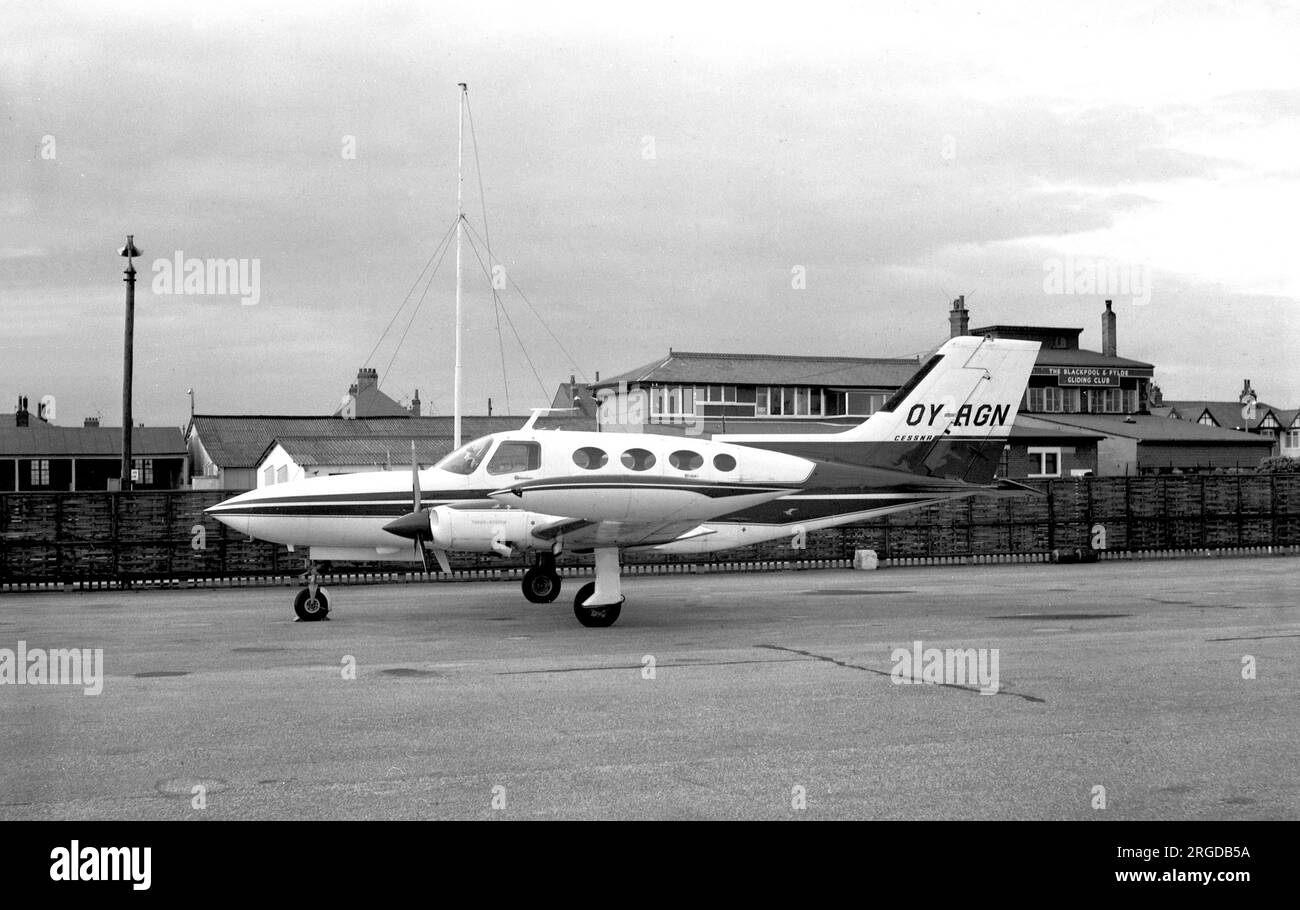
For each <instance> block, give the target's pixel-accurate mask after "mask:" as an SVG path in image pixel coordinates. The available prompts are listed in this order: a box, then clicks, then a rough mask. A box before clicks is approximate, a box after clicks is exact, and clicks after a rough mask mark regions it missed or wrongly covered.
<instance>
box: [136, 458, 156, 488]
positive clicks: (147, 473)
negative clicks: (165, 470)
mask: <svg viewBox="0 0 1300 910" xmlns="http://www.w3.org/2000/svg"><path fill="white" fill-rule="evenodd" d="M135 469H136V471H138V472H139V473H137V474H136V481H135V482H136V483H153V459H152V458H137V459H136V460H135Z"/></svg>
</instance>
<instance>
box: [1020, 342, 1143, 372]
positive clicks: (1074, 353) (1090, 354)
mask: <svg viewBox="0 0 1300 910" xmlns="http://www.w3.org/2000/svg"><path fill="white" fill-rule="evenodd" d="M1035 364H1036V365H1037V366H1044V367H1057V366H1060V367H1114V368H1116V369H1128V370H1154V369H1155V366H1154V365H1152V364H1149V363H1146V362H1145V361H1142V360H1130V359H1129V358H1127V357H1111V356H1109V355H1106V354H1103V353H1101V352H1100V351H1089V350H1088V349H1086V348H1049V347H1046V346H1043V347H1041V348H1039V349H1038V359H1037V360H1036V361H1035Z"/></svg>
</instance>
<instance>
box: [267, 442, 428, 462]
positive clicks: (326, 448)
mask: <svg viewBox="0 0 1300 910" xmlns="http://www.w3.org/2000/svg"><path fill="white" fill-rule="evenodd" d="M411 443H415V458H416V460H417V461H419V463H420V464H421V465H423V466H426V467H427V466H428V465H431V464H433V463H434V462H435V461H438V460H440V459H441V458H442V457H443V456H444V455H446V454H448V453H449V452H451V450H452V448H453V446H452V438H451V437H450V436H424V437H415V438H412V437H411V436H352V437H342V436H335V437H329V436H281V437H279V438H277V439H275V440H273V441H272V442H271V444H270V445H268V446H267V447H266V450H265V451H263V453H262V456H261V458H259V459H258V463H259V464H261V463H262V462H263V461H265V460H266V457H267V456H268V455H269V454H270V453H271V450H272V449H274V448H275V447H276V446H277V445H279V446H281V447H282V448H283V449H284V451H285V453H286V454H287V455H288V456H289V457H290V458H292V459H293V460H294V463H296V464H298V465H301V466H302V467H320V466H326V467H344V466H348V465H393V466H397V467H402V466H409V465H410V463H411Z"/></svg>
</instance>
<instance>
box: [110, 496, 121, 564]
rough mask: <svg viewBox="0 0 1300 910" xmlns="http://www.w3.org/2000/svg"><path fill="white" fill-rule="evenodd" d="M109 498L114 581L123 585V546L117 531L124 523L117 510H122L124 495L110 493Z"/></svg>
mask: <svg viewBox="0 0 1300 910" xmlns="http://www.w3.org/2000/svg"><path fill="white" fill-rule="evenodd" d="M108 496H109V503H108V505H109V508H108V533H109V535H110V536H109V540H110V541H111V544H110V546H111V548H112V554H113V564H112V566H113V579H114V580H115V581H117V582H118V583H119V584H121V581H122V574H121V558H120V554H119V550H120V549H121V546H122V544H121V540H122V538H121V535H119V534H118V533H117V529H118V528H119V527H120V526H121V524H122V522H121V520H120V519H119V517H118V514H117V510H118V509H119V508H121V504H122V494H121V493H109V494H108Z"/></svg>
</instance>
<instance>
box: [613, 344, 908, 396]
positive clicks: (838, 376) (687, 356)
mask: <svg viewBox="0 0 1300 910" xmlns="http://www.w3.org/2000/svg"><path fill="white" fill-rule="evenodd" d="M919 367H920V361H919V360H917V359H915V358H907V357H904V358H897V357H800V356H796V355H790V354H717V353H700V352H695V351H669V352H668V356H666V357H661V358H659V359H658V360H655V361H653V362H651V363H648V364H646V365H645V366H642V367H638V368H637V369H635V370H629V371H628V372H626V373H621V374H619V375H618V376H611V377H610V378H608V379H602V380H601V381H600V382H597V383H593V384H592V385H593V388H598V389H599V388H607V387H610V386H617V385H618V384H619V383H628V384H632V383H647V382H660V383H688V384H698V385H711V384H719V385H817V386H839V387H848V388H868V389H894V388H898V387H899V386H901V385H902V384H903V383H905V382H907V380H909V379H911V378H912V374H914V373H915V372H916V371H917V369H918V368H919Z"/></svg>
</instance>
